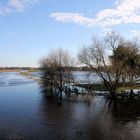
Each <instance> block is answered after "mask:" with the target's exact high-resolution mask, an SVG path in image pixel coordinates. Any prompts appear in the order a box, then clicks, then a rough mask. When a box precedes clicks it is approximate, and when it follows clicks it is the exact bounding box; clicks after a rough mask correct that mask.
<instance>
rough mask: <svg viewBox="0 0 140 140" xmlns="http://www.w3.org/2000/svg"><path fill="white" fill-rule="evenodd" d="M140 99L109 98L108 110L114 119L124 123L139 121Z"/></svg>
mask: <svg viewBox="0 0 140 140" xmlns="http://www.w3.org/2000/svg"><path fill="white" fill-rule="evenodd" d="M139 108H140V100H139V99H116V100H114V101H112V100H109V103H108V111H109V112H110V113H111V114H112V118H113V119H114V121H120V122H122V123H124V124H126V123H128V122H130V121H134V122H137V120H138V118H139V117H140V110H139Z"/></svg>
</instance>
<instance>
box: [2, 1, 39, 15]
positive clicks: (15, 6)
mask: <svg viewBox="0 0 140 140" xmlns="http://www.w3.org/2000/svg"><path fill="white" fill-rule="evenodd" d="M38 1H39V0H7V2H5V3H4V4H0V15H5V14H8V13H11V12H13V11H24V10H25V8H27V7H29V6H30V5H33V4H35V3H36V2H38Z"/></svg>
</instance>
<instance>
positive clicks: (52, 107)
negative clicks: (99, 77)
mask: <svg viewBox="0 0 140 140" xmlns="http://www.w3.org/2000/svg"><path fill="white" fill-rule="evenodd" d="M41 106H42V109H41V112H42V114H41V115H42V123H44V124H43V125H45V126H47V127H48V128H49V130H51V132H52V133H53V135H48V137H49V138H50V139H56V138H57V139H59V138H61V139H63V138H64V139H66V138H67V139H80V140H81V139H83V140H84V139H91V140H93V139H114V140H118V139H119V140H121V139H127V140H129V139H130V140H131V139H134V140H135V139H139V138H140V134H139V133H138V132H139V130H140V125H139V124H140V121H139V117H140V111H139V107H140V101H139V99H133V100H116V101H110V100H106V99H105V98H104V97H94V98H93V99H92V101H91V104H87V102H63V103H62V104H61V105H60V104H59V102H56V101H54V100H51V101H50V100H47V99H46V98H44V97H43V98H42V104H41ZM52 133H51V134H52Z"/></svg>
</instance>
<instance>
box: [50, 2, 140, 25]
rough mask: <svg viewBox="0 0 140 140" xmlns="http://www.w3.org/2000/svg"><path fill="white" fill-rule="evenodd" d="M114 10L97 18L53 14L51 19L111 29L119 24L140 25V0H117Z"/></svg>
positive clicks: (103, 11)
mask: <svg viewBox="0 0 140 140" xmlns="http://www.w3.org/2000/svg"><path fill="white" fill-rule="evenodd" d="M115 5H116V7H115V8H114V9H103V10H101V11H99V12H98V13H97V14H96V15H95V17H93V18H91V17H86V16H84V15H83V14H81V13H52V14H50V17H52V18H54V19H55V20H57V21H61V22H74V23H77V24H79V25H85V26H95V25H98V26H103V27H111V26H113V25H117V24H127V23H140V0H116V1H115Z"/></svg>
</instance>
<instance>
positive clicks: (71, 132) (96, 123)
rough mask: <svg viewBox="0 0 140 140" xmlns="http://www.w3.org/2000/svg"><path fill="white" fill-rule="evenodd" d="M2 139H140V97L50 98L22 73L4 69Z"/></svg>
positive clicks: (0, 106) (0, 118)
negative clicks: (63, 99)
mask: <svg viewBox="0 0 140 140" xmlns="http://www.w3.org/2000/svg"><path fill="white" fill-rule="evenodd" d="M0 139H19V140H21V139H27V140H28V139H29V140H32V139H33V140H35V139H37V140H38V139H41V140H65V139H66V140H67V139H68V140H71V139H72V140H139V139H140V100H139V99H129V100H121V99H120V100H117V101H116V102H114V101H109V100H106V99H105V98H104V97H101V96H100V97H99V96H96V97H92V99H91V100H82V101H81V100H80V101H79V100H77V101H75V100H74V101H69V102H68V101H64V102H62V103H60V102H58V101H53V100H47V99H46V97H45V94H44V93H41V89H40V86H39V85H38V84H37V83H36V82H34V81H33V80H29V79H27V78H25V77H22V76H20V75H19V74H18V73H0Z"/></svg>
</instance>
